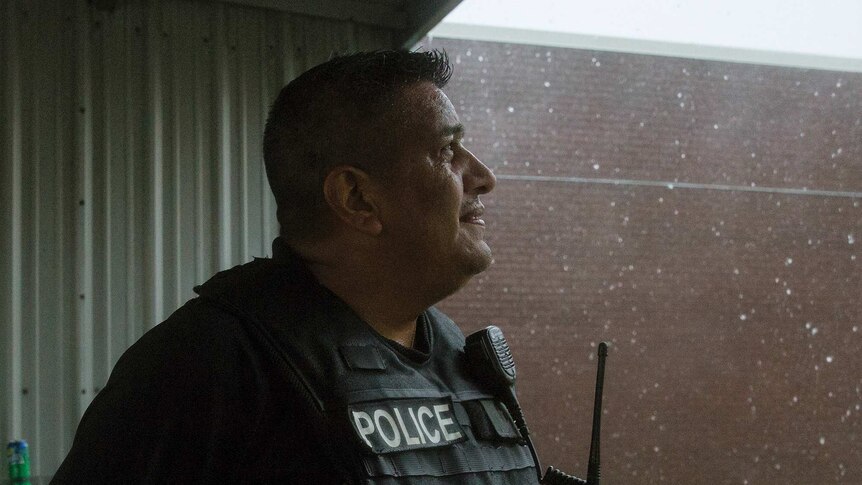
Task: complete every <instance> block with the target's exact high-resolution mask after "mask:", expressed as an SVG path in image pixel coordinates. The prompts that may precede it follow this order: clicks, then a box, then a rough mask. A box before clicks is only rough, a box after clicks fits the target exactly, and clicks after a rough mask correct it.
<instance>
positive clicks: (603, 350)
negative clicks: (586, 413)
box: [587, 342, 608, 485]
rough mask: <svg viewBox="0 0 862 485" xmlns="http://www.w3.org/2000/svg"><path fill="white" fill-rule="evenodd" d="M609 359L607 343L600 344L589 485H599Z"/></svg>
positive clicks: (588, 467)
mask: <svg viewBox="0 0 862 485" xmlns="http://www.w3.org/2000/svg"><path fill="white" fill-rule="evenodd" d="M607 357H608V344H607V342H601V343H599V367H598V369H597V370H596V396H595V403H594V404H593V437H592V439H591V440H590V460H589V464H588V465H587V485H599V479H600V476H601V471H600V466H599V438H600V435H601V434H602V388H603V387H604V384H605V359H606V358H607Z"/></svg>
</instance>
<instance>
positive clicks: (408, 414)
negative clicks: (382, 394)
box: [350, 398, 465, 453]
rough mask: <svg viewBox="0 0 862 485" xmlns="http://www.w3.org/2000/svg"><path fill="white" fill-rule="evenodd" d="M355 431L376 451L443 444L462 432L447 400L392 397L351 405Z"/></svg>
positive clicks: (459, 438)
mask: <svg viewBox="0 0 862 485" xmlns="http://www.w3.org/2000/svg"><path fill="white" fill-rule="evenodd" d="M350 417H351V423H352V424H353V428H354V430H355V431H356V434H357V435H358V436H359V438H361V439H362V441H364V442H365V444H366V445H368V447H369V448H371V449H372V450H373V451H374V452H376V453H386V452H392V451H401V450H408V449H414V448H432V447H436V446H446V445H449V444H452V443H457V442H459V441H463V440H464V439H465V438H464V433H463V430H462V429H461V425H460V424H459V423H458V421H457V419H456V418H455V413H454V410H453V407H452V402H451V401H450V400H449V399H444V398H437V399H394V400H388V401H377V402H372V403H361V404H353V405H351V406H350Z"/></svg>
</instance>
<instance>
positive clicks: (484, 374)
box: [464, 325, 608, 485]
mask: <svg viewBox="0 0 862 485" xmlns="http://www.w3.org/2000/svg"><path fill="white" fill-rule="evenodd" d="M464 351H465V353H466V355H467V360H468V362H469V363H470V365H472V366H473V368H474V369H475V372H476V373H477V377H480V378H482V379H483V380H485V381H486V382H488V383H489V384H490V385H491V386H492V388H493V390H494V391H495V393H496V394H497V395H498V396H499V397H500V398H501V399H502V401H503V404H505V406H506V408H507V409H508V410H509V413H510V414H511V415H512V418H513V419H514V420H515V425H516V426H517V427H518V431H520V433H521V436H522V437H523V439H524V441H526V443H527V446H528V447H529V448H530V454H532V456H533V460H534V461H535V463H536V473H537V475H538V478H539V483H543V484H546V485H599V480H600V466H599V439H600V435H601V414H602V390H603V387H604V378H605V359H606V358H607V355H608V344H607V343H605V342H601V343H599V349H598V356H599V362H598V370H597V372H596V393H595V401H594V403H593V430H592V440H591V441H590V458H589V465H588V468H587V479H586V480H582V479H580V478H577V477H573V476H571V475H568V474H566V473H563V472H561V471H560V470H557V469H556V468H554V467H548V470H547V472H546V474H545V477H544V478H542V472H541V469H542V467H541V464H540V463H539V457H538V455H537V454H536V449H535V447H534V446H533V442H532V440H531V439H530V431H529V429H528V428H527V423H526V421H525V420H524V414H523V411H522V410H521V405H520V404H519V403H518V398H517V396H516V395H515V377H516V372H515V361H514V359H513V358H512V352H511V350H510V349H509V344H508V343H507V342H506V338H505V337H504V336H503V331H502V330H500V329H499V328H498V327H496V326H494V325H490V326H488V327H486V328H484V329H482V330H479V331H478V332H475V333H473V334H471V335H469V336H468V337H467V344H466V346H465V347H464Z"/></svg>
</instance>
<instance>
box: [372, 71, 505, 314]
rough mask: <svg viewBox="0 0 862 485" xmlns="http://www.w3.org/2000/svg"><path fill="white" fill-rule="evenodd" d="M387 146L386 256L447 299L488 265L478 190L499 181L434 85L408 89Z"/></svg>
mask: <svg viewBox="0 0 862 485" xmlns="http://www.w3.org/2000/svg"><path fill="white" fill-rule="evenodd" d="M399 101H400V102H399V103H398V105H397V107H396V108H395V110H397V112H396V113H393V117H392V124H393V125H396V126H390V128H389V129H391V131H390V132H389V133H388V134H384V135H383V136H387V137H392V138H393V142H392V143H390V144H386V145H388V147H389V149H390V150H391V151H392V152H393V154H394V155H395V157H396V158H395V167H396V168H395V169H394V173H393V177H392V180H391V182H390V184H389V185H388V189H387V196H386V200H387V203H386V204H384V206H383V209H382V220H383V231H384V232H383V236H384V241H386V244H387V251H388V253H389V256H390V257H391V258H393V260H394V261H395V262H396V264H398V265H399V267H400V268H401V269H402V270H404V271H408V272H409V273H410V275H411V277H415V278H416V280H415V282H416V283H417V284H420V285H423V286H425V287H427V289H428V290H429V292H438V293H441V294H440V295H437V294H435V293H429V295H433V297H434V298H444V297H445V296H447V295H449V294H451V293H452V292H454V291H456V290H457V289H458V288H460V287H461V286H463V285H464V284H466V282H467V281H468V280H469V279H470V277H472V276H473V275H475V274H477V273H480V272H482V271H484V270H485V269H486V268H487V267H488V266H489V265H490V264H491V249H490V248H489V247H488V244H487V243H485V240H484V234H485V221H484V220H483V217H482V214H483V212H484V206H483V205H482V203H481V202H480V201H479V196H480V195H481V194H485V193H488V192H490V191H491V190H492V189H493V188H494V185H495V184H496V179H495V177H494V175H493V174H492V173H491V171H490V170H489V169H488V167H487V166H485V165H484V164H483V163H482V162H481V161H479V159H478V158H476V157H475V156H474V155H473V154H472V153H470V151H469V150H467V149H466V148H465V147H464V146H463V145H462V143H461V142H462V139H463V137H464V127H463V125H461V123H460V121H459V120H458V115H457V114H456V113H455V108H454V107H453V106H452V103H451V102H450V101H449V98H447V97H446V95H445V94H443V92H442V91H440V90H439V89H438V88H437V87H436V86H434V85H433V84H432V83H419V84H415V85H412V86H409V87H407V88H405V89H404V90H403V91H402V93H401V96H400V98H399Z"/></svg>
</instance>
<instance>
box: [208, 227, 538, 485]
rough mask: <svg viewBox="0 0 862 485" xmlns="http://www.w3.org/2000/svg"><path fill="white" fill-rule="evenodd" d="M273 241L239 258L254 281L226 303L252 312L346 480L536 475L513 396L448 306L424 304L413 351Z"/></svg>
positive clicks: (491, 480)
mask: <svg viewBox="0 0 862 485" xmlns="http://www.w3.org/2000/svg"><path fill="white" fill-rule="evenodd" d="M277 242H278V241H277ZM274 249H275V253H276V261H277V262H273V261H272V260H264V259H262V260H256V261H255V262H253V263H250V264H247V265H243V266H242V267H240V268H242V271H243V272H244V275H243V280H244V281H245V282H253V283H250V284H249V283H246V284H244V285H243V286H244V287H245V288H243V290H242V294H244V295H245V296H238V297H237V296H235V297H233V298H231V299H230V301H228V302H224V301H222V303H223V304H226V305H227V306H228V307H229V308H230V309H231V310H232V311H234V312H235V313H240V314H242V315H244V316H245V317H247V319H248V320H250V321H252V322H253V324H254V325H255V326H256V327H258V329H259V331H260V332H261V334H262V335H263V338H264V339H265V340H267V341H268V342H269V344H270V347H269V348H270V349H271V351H272V354H273V355H274V356H275V358H277V359H280V360H281V361H282V363H283V369H284V371H285V372H284V373H285V375H286V376H287V379H288V381H289V384H290V385H291V386H293V387H295V388H296V395H297V398H298V399H304V400H305V401H306V402H307V404H308V407H309V408H312V411H313V412H312V413H311V415H312V416H315V417H316V418H315V419H318V420H319V421H320V422H319V423H318V425H316V426H314V429H316V430H319V433H318V436H316V437H314V440H313V442H317V443H318V444H319V446H320V447H321V453H326V454H328V455H329V458H330V461H331V462H332V464H333V467H334V468H337V469H338V475H339V476H341V477H342V480H343V481H344V482H345V483H364V484H404V483H410V484H422V485H426V484H427V485H431V484H456V483H458V484H517V485H521V484H535V483H537V478H536V471H535V466H536V465H535V463H534V462H533V460H532V457H531V455H530V451H529V449H528V447H527V446H526V444H525V443H524V441H523V440H522V439H521V436H520V434H519V433H518V430H517V428H516V427H515V424H514V422H513V420H512V418H511V417H510V415H509V413H508V412H507V410H506V408H505V406H503V405H502V404H501V403H500V401H499V400H498V399H496V398H495V397H494V396H493V395H492V394H491V393H490V392H489V391H488V390H487V389H484V388H483V387H482V385H481V383H480V382H477V380H476V379H474V378H473V377H472V374H473V372H471V370H470V369H469V367H468V365H467V363H466V361H465V357H464V352H463V347H464V336H463V334H462V333H461V332H460V330H459V329H458V328H457V327H456V326H455V324H454V323H453V322H452V321H451V320H450V319H449V318H447V317H446V316H445V315H443V314H442V313H441V312H439V311H437V310H435V309H433V308H432V309H429V310H428V311H426V312H424V313H423V314H422V316H421V317H420V321H419V322H418V326H419V327H420V328H421V331H424V332H427V335H425V337H426V339H427V340H426V345H427V346H428V348H427V349H426V350H428V352H427V354H426V355H424V356H423V355H419V354H418V353H416V354H417V355H411V352H410V351H409V350H408V349H404V348H401V347H400V346H398V344H396V343H394V342H392V341H389V340H387V339H385V338H383V337H381V336H380V335H379V334H377V333H376V332H374V331H373V330H372V329H371V327H369V326H368V325H367V324H366V323H365V322H363V321H362V320H361V319H360V318H359V317H358V316H356V315H355V313H353V311H352V310H351V309H350V308H349V307H348V306H347V305H346V304H344V303H343V302H342V301H341V300H340V299H338V298H337V297H336V296H335V295H333V294H332V293H331V292H329V291H328V290H327V289H326V288H324V287H322V286H320V285H318V284H317V283H316V281H314V279H313V277H311V275H310V274H309V273H308V272H307V270H306V269H305V268H304V266H302V263H301V262H300V261H298V260H297V259H296V258H295V257H292V255H290V254H289V253H285V252H284V250H283V249H282V250H279V248H278V246H277V245H274ZM232 279H233V278H232ZM231 293H233V292H231ZM234 295H236V293H234Z"/></svg>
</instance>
